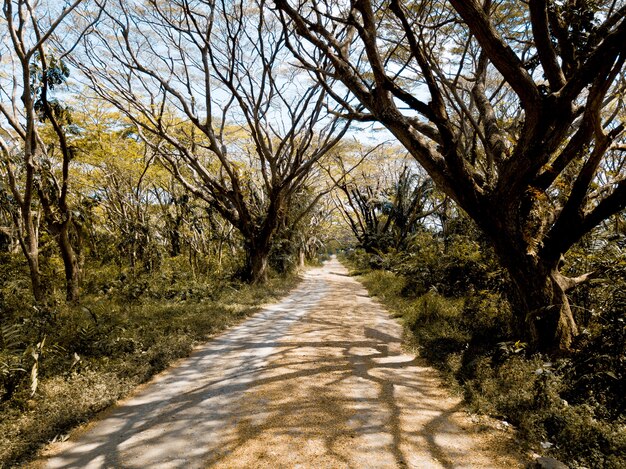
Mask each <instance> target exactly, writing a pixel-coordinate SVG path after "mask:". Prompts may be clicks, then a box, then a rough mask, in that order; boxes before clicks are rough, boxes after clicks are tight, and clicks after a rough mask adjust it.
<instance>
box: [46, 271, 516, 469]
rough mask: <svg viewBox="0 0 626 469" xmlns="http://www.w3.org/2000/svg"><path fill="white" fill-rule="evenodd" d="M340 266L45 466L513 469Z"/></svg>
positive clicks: (59, 449) (497, 443) (498, 437)
mask: <svg viewBox="0 0 626 469" xmlns="http://www.w3.org/2000/svg"><path fill="white" fill-rule="evenodd" d="M401 332H402V331H401V327H400V326H399V325H398V324H397V322H396V321H394V320H393V319H390V318H389V316H388V313H387V312H386V311H385V310H384V309H383V308H381V307H380V306H379V305H378V304H377V303H375V302H374V301H372V300H371V299H370V298H369V297H368V295H367V292H366V290H365V289H364V288H363V286H362V285H361V284H360V283H358V282H357V281H356V280H354V279H353V278H351V277H349V276H348V275H347V271H346V270H345V268H344V267H342V266H341V264H339V263H338V262H337V261H336V260H332V261H330V262H328V263H326V264H325V266H324V267H322V268H318V269H312V270H310V271H308V272H307V273H306V274H305V275H304V281H303V282H302V283H301V285H300V287H299V288H298V289H296V290H295V291H293V292H292V293H291V294H290V295H289V296H288V297H286V298H285V299H284V300H283V301H281V302H280V303H278V304H274V305H271V306H268V307H266V308H264V309H263V310H262V311H261V312H260V313H258V314H257V315H255V316H254V317H252V318H251V319H250V320H248V321H246V322H245V323H242V324H241V325H239V326H237V327H235V328H233V329H231V330H229V331H228V332H226V333H224V334H222V335H220V336H218V337H217V338H215V339H214V340H212V341H211V342H209V343H208V344H207V345H205V346H203V347H202V348H201V349H199V350H197V351H196V352H195V353H194V354H193V355H192V356H191V357H190V358H189V359H187V360H185V361H183V362H182V363H181V364H180V365H178V366H176V367H175V368H172V369H171V370H169V371H167V372H165V373H163V374H161V375H160V376H158V377H157V378H156V379H155V380H154V381H153V382H152V383H151V384H149V385H148V386H146V387H144V388H143V389H142V390H141V391H140V392H139V393H137V394H136V395H135V396H134V397H131V398H130V399H128V400H126V401H124V402H122V403H121V404H119V405H118V406H117V407H115V408H114V409H113V410H111V411H110V412H109V413H108V414H107V415H106V416H104V417H103V418H102V419H101V420H99V421H97V422H96V423H94V424H92V425H90V426H88V428H87V429H86V430H84V431H83V432H81V433H80V434H78V435H76V436H75V437H73V438H72V439H70V440H69V441H67V442H64V443H59V444H55V445H53V446H52V447H51V448H50V449H49V450H48V451H47V452H46V455H45V456H44V459H42V460H41V461H40V467H42V466H43V467H48V468H69V467H71V468H100V467H107V468H159V469H161V468H181V469H182V468H204V467H224V468H227V467H228V468H240V467H246V468H247V467H250V468H261V467H267V468H282V467H284V468H343V467H346V468H348V467H350V468H352V467H354V468H379V467H380V468H392V467H400V468H404V467H411V468H428V469H431V468H445V469H449V468H500V467H501V468H513V467H522V465H521V463H520V461H519V460H518V459H516V458H515V456H513V455H510V454H507V453H506V451H505V450H502V449H501V448H504V447H505V446H506V445H505V444H504V442H505V441H506V440H508V439H510V435H508V434H505V433H501V432H498V431H497V430H494V429H485V428H481V429H478V428H475V425H474V424H473V423H472V422H471V421H470V419H469V418H468V417H467V416H466V414H464V413H463V412H462V410H461V403H460V400H459V399H457V398H452V397H450V396H449V395H448V394H447V393H446V391H445V390H444V389H443V388H442V387H441V383H440V382H439V380H438V379H437V375H436V373H435V372H434V371H433V370H432V369H431V368H428V367H426V366H425V365H424V364H423V363H422V361H421V360H419V359H415V358H414V357H412V356H409V355H407V354H405V353H404V352H403V351H402V350H401V347H400V345H401Z"/></svg>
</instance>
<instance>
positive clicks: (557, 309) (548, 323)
mask: <svg viewBox="0 0 626 469" xmlns="http://www.w3.org/2000/svg"><path fill="white" fill-rule="evenodd" d="M561 278H562V276H561V275H560V274H559V272H558V271H557V270H556V269H553V270H550V271H548V272H544V269H541V268H537V269H536V272H528V273H525V274H520V273H519V272H518V273H516V274H515V275H514V278H513V280H514V284H515V286H516V287H517V292H518V294H519V300H520V301H519V303H520V305H519V306H520V307H521V311H520V313H521V314H520V319H523V320H524V322H525V329H526V331H527V333H528V336H529V339H530V342H531V344H532V346H533V348H534V349H535V350H537V351H540V352H548V353H552V354H554V353H557V354H558V353H564V352H567V351H568V350H569V349H570V347H571V345H572V341H573V339H574V337H575V336H576V335H577V334H578V328H577V327H576V322H575V321H574V317H573V315H572V310H571V308H570V305H569V300H568V299H567V295H566V294H565V287H564V285H563V284H562V282H561V281H560V279H561Z"/></svg>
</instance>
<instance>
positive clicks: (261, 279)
mask: <svg viewBox="0 0 626 469" xmlns="http://www.w3.org/2000/svg"><path fill="white" fill-rule="evenodd" d="M269 253H270V245H269V243H260V242H251V243H248V245H247V247H246V258H247V259H246V270H245V272H244V278H245V280H247V281H249V282H250V283H252V284H255V285H259V284H264V283H265V282H267V279H268V265H269V257H270V256H269Z"/></svg>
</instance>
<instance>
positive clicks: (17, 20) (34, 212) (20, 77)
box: [0, 0, 97, 301]
mask: <svg viewBox="0 0 626 469" xmlns="http://www.w3.org/2000/svg"><path fill="white" fill-rule="evenodd" d="M81 3H83V0H74V1H73V2H68V3H67V4H66V5H65V6H63V7H60V6H59V5H57V4H54V3H53V2H34V1H30V0H20V1H14V0H5V1H4V2H3V7H2V15H3V16H2V23H3V25H4V26H3V28H2V32H1V33H0V35H1V36H2V40H1V43H2V46H0V47H2V51H1V52H0V55H1V56H2V57H3V59H4V61H6V62H5V63H6V64H7V67H6V68H5V69H4V70H3V73H2V75H0V97H1V100H0V150H1V156H0V168H1V169H0V170H1V171H2V176H3V179H4V181H5V184H6V186H7V188H4V189H3V188H0V190H4V191H5V192H6V194H7V199H8V201H9V202H10V210H11V213H12V219H13V222H14V225H15V227H16V229H17V233H18V239H19V242H20V246H21V248H22V251H23V253H24V255H25V257H26V259H27V261H28V265H29V268H30V277H31V283H32V288H33V294H34V296H35V299H36V300H37V301H42V300H44V297H45V292H44V288H43V286H42V281H41V273H40V269H39V219H40V209H41V210H42V212H43V215H44V219H45V221H46V227H47V228H48V230H49V231H50V232H51V234H52V235H53V236H54V238H55V240H56V241H57V244H58V246H59V249H60V251H61V256H62V258H63V262H64V265H65V272H66V285H67V298H68V300H71V301H74V300H76V299H77V298H78V271H77V270H78V266H77V263H76V256H75V254H74V251H73V249H72V246H71V244H70V241H69V230H70V227H71V224H72V211H71V209H70V207H69V204H68V190H69V167H70V162H71V160H72V157H73V154H72V148H71V145H70V143H69V141H68V137H67V128H66V127H67V126H66V124H67V123H68V121H67V116H68V113H67V109H65V108H64V107H63V106H62V105H61V104H60V103H59V102H58V101H57V100H55V99H54V98H53V97H52V96H51V94H52V90H53V89H54V88H55V86H58V85H61V84H63V83H64V82H65V79H66V78H67V76H68V75H69V70H68V68H67V67H66V65H65V63H64V56H65V53H66V50H67V49H71V48H72V46H71V45H68V44H63V45H58V44H56V42H55V34H56V33H57V32H58V30H59V29H60V27H62V25H63V24H64V23H67V22H68V21H70V20H71V18H73V17H74V16H75V13H76V12H77V11H78V6H79V5H80V4H81ZM84 3H87V2H84ZM84 18H88V16H84ZM96 18H97V15H96ZM93 21H94V19H93V18H92V19H91V22H90V21H87V24H86V27H85V29H80V31H78V32H77V34H78V36H79V37H80V35H81V34H82V33H83V32H84V31H85V30H86V29H88V28H89V27H90V26H91V25H92V24H93ZM44 125H49V126H51V128H52V132H51V138H52V140H50V139H48V140H47V141H46V139H45V138H44V136H43V134H42V127H43V126H44ZM54 149H59V153H60V158H55V156H54V155H51V152H52V151H54ZM59 160H60V165H58V166H59V168H57V167H56V166H57V165H55V161H59ZM57 169H58V171H57Z"/></svg>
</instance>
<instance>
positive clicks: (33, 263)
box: [24, 243, 46, 303]
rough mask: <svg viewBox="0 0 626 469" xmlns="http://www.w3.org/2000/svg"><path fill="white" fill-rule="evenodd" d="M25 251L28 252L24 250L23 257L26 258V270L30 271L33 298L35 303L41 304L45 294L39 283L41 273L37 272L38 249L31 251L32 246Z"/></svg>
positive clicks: (36, 247)
mask: <svg viewBox="0 0 626 469" xmlns="http://www.w3.org/2000/svg"><path fill="white" fill-rule="evenodd" d="M29 244H32V243H29ZM27 249H28V250H24V255H25V256H26V260H27V261H28V268H29V271H30V283H31V285H32V288H33V296H34V297H35V301H36V302H37V303H41V302H42V301H44V299H45V298H46V294H45V291H44V287H43V285H42V283H41V273H40V271H39V247H38V246H35V247H34V249H33V247H32V246H29V247H28V248H27Z"/></svg>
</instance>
